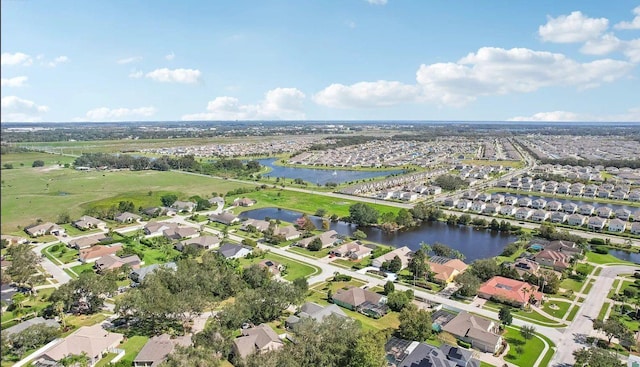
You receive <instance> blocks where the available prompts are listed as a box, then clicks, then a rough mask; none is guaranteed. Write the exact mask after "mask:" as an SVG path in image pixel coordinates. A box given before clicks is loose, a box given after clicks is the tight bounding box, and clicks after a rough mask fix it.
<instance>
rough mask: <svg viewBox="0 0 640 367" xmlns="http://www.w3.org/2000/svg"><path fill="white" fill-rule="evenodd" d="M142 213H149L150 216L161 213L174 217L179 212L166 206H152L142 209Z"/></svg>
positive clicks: (156, 215)
mask: <svg viewBox="0 0 640 367" xmlns="http://www.w3.org/2000/svg"><path fill="white" fill-rule="evenodd" d="M142 214H144V215H148V216H150V217H159V216H161V215H166V216H169V217H174V216H175V215H176V214H178V212H177V211H176V210H175V209H173V208H169V207H166V206H153V207H150V208H145V209H142Z"/></svg>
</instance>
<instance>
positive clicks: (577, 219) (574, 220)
mask: <svg viewBox="0 0 640 367" xmlns="http://www.w3.org/2000/svg"><path fill="white" fill-rule="evenodd" d="M586 220H587V217H585V216H584V215H580V214H571V215H569V216H568V217H567V223H569V225H570V226H583V225H584V223H585V222H586Z"/></svg>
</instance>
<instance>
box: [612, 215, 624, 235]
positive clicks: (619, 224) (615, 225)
mask: <svg viewBox="0 0 640 367" xmlns="http://www.w3.org/2000/svg"><path fill="white" fill-rule="evenodd" d="M626 229H627V222H625V221H623V220H621V219H618V218H615V219H611V220H610V221H609V231H610V232H624V231H625V230H626Z"/></svg>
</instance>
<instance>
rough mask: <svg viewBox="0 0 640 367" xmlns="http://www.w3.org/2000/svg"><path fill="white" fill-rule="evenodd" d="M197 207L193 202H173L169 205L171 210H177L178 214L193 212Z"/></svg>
mask: <svg viewBox="0 0 640 367" xmlns="http://www.w3.org/2000/svg"><path fill="white" fill-rule="evenodd" d="M197 206H198V205H197V204H196V203H194V202H191V201H180V200H178V201H175V202H173V204H171V208H173V209H175V210H177V211H178V212H187V213H191V212H193V211H194V210H196V207H197Z"/></svg>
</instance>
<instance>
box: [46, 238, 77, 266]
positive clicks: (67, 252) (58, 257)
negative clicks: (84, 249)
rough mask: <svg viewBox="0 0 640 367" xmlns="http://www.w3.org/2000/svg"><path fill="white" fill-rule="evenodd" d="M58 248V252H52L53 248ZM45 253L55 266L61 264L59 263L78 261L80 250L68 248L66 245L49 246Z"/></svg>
mask: <svg viewBox="0 0 640 367" xmlns="http://www.w3.org/2000/svg"><path fill="white" fill-rule="evenodd" d="M56 246H58V251H52V248H53V247H56ZM43 252H44V255H45V256H46V257H47V258H48V259H49V260H51V261H52V262H53V263H54V264H59V262H62V263H63V264H68V263H70V262H73V261H76V260H78V250H75V249H72V248H68V247H67V246H66V245H65V244H64V243H59V244H56V245H52V246H49V247H47V248H45V249H44V251H43ZM54 258H55V259H54ZM58 261H59V262H58Z"/></svg>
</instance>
